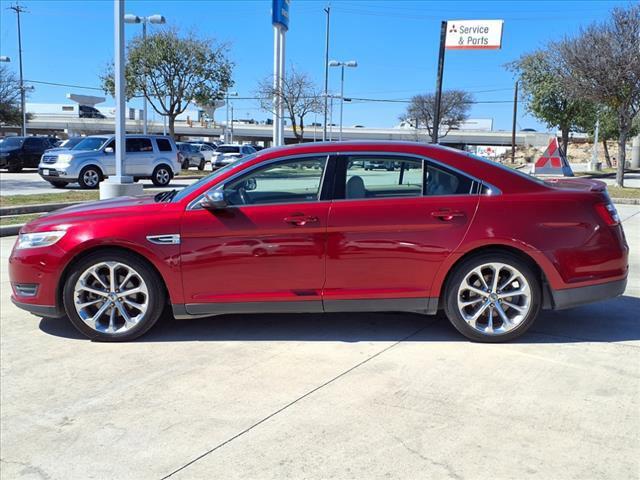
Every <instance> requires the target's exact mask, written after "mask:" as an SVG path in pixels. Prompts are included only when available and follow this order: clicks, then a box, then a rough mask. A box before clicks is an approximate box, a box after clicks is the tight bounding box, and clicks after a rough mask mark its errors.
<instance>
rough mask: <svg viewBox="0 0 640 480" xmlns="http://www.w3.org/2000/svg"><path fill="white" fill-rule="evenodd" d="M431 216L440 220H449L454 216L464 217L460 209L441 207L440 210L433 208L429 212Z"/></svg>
mask: <svg viewBox="0 0 640 480" xmlns="http://www.w3.org/2000/svg"><path fill="white" fill-rule="evenodd" d="M431 216H432V217H433V218H439V219H440V220H444V221H446V222H449V221H451V220H453V219H454V218H455V217H464V212H463V211H461V210H451V209H449V208H443V209H441V210H435V211H433V212H431Z"/></svg>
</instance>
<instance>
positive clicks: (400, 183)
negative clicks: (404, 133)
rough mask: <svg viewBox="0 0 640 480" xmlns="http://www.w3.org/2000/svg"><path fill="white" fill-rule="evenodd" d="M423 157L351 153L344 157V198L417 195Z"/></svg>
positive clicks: (421, 176) (420, 185)
mask: <svg viewBox="0 0 640 480" xmlns="http://www.w3.org/2000/svg"><path fill="white" fill-rule="evenodd" d="M423 176H424V175H423V169H422V160H419V159H413V158H406V157H398V156H384V155H375V156H368V155H353V156H350V157H348V159H347V172H346V179H345V186H344V198H345V199H348V200H353V199H364V198H394V197H419V196H421V195H422V184H423Z"/></svg>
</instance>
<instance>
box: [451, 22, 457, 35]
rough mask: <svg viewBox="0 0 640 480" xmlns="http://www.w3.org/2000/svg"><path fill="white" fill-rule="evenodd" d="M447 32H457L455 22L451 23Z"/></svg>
mask: <svg viewBox="0 0 640 480" xmlns="http://www.w3.org/2000/svg"><path fill="white" fill-rule="evenodd" d="M449 33H458V29H457V28H456V24H455V23H452V24H451V27H450V28H449Z"/></svg>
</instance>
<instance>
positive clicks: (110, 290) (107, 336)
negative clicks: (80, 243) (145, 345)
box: [63, 250, 166, 342]
mask: <svg viewBox="0 0 640 480" xmlns="http://www.w3.org/2000/svg"><path fill="white" fill-rule="evenodd" d="M165 298H166V297H165V293H164V286H163V284H162V280H161V279H160V277H159V276H158V274H157V273H156V272H155V271H154V270H153V269H152V268H151V267H150V266H149V265H148V264H147V263H146V262H144V261H143V260H141V259H139V258H138V257H136V256H135V255H132V254H130V253H127V252H119V251H109V250H107V251H102V252H100V251H98V252H95V253H92V254H90V255H88V256H87V257H85V258H84V259H82V260H81V261H79V262H78V263H77V264H76V265H74V266H73V267H72V270H71V273H70V275H69V276H68V277H67V280H66V282H65V284H64V290H63V299H64V308H65V311H66V312H67V315H68V316H69V319H70V320H71V323H73V325H74V326H75V327H76V328H77V329H78V330H79V331H80V332H81V333H83V334H84V335H86V336H87V337H89V338H91V339H93V340H100V341H107V342H117V341H126V340H132V339H134V338H137V337H139V336H140V335H143V334H144V333H146V332H147V331H148V330H149V329H150V328H151V327H152V326H153V325H154V324H155V323H156V321H157V320H158V318H159V317H160V314H161V313H162V310H163V307H164V303H165Z"/></svg>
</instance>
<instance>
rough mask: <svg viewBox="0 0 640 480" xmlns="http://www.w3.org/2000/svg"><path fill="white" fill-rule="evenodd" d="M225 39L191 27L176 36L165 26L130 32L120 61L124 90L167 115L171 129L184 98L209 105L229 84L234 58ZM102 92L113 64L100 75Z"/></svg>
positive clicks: (109, 88) (110, 89)
mask: <svg viewBox="0 0 640 480" xmlns="http://www.w3.org/2000/svg"><path fill="white" fill-rule="evenodd" d="M225 49H226V47H225V46H224V45H219V44H217V43H215V42H214V41H212V40H207V39H199V38H196V37H195V36H194V35H193V34H192V33H190V34H188V35H186V36H185V37H180V36H179V35H178V32H177V30H175V29H168V30H162V31H159V32H157V33H153V34H151V35H148V36H147V38H146V39H145V40H143V38H142V36H138V37H136V38H134V39H133V40H132V41H131V42H130V44H129V47H128V52H127V53H128V57H127V64H126V67H125V79H126V94H127V98H128V99H130V98H132V97H134V96H136V95H143V96H144V97H146V98H147V100H148V101H149V104H150V105H151V106H152V108H153V109H154V110H155V111H156V112H158V113H159V114H160V115H166V116H167V117H168V119H169V132H170V133H171V135H172V136H173V135H174V134H175V119H176V117H177V116H178V115H180V114H181V113H183V112H184V111H185V110H186V109H187V107H188V106H189V103H190V102H192V101H194V102H195V103H197V104H198V105H201V106H208V105H213V104H214V102H215V101H216V100H220V99H222V98H223V96H224V92H225V91H226V90H227V89H228V88H229V87H230V86H232V85H233V81H232V80H231V72H232V69H233V63H232V62H231V61H229V59H228V58H227V57H226V55H225V52H224V50H225ZM101 81H102V86H103V88H104V90H105V92H107V93H110V94H111V95H113V94H114V91H115V80H114V69H113V65H110V66H108V67H107V69H106V72H105V73H104V74H103V75H102V76H101Z"/></svg>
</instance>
